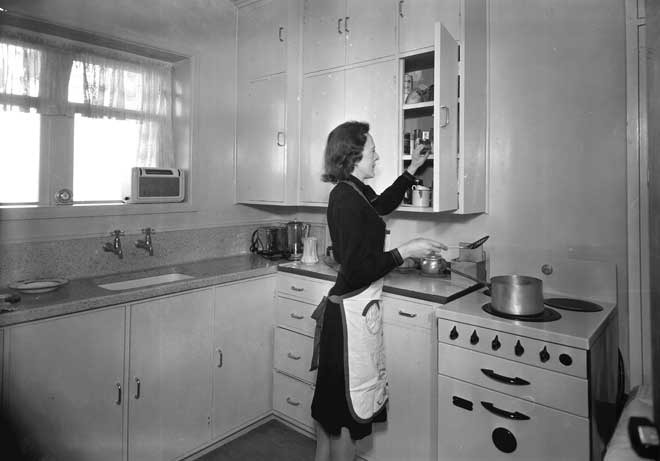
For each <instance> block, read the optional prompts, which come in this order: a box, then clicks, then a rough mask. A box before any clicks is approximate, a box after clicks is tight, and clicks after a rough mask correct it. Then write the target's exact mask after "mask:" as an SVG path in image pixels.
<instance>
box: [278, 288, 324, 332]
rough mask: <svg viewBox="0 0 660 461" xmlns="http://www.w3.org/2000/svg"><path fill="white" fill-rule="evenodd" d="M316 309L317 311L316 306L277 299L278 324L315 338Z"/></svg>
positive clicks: (280, 297) (286, 299)
mask: <svg viewBox="0 0 660 461" xmlns="http://www.w3.org/2000/svg"><path fill="white" fill-rule="evenodd" d="M314 309H316V304H309V303H306V302H302V301H296V300H294V299H289V298H284V297H282V296H279V297H278V298H277V324H278V325H280V326H283V327H286V328H291V329H293V330H297V331H300V332H302V333H305V334H308V335H310V336H313V335H314V330H315V328H316V321H315V320H314V319H312V312H314Z"/></svg>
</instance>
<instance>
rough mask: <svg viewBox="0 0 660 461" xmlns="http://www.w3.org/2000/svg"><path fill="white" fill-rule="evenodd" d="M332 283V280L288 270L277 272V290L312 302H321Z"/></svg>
mask: <svg viewBox="0 0 660 461" xmlns="http://www.w3.org/2000/svg"><path fill="white" fill-rule="evenodd" d="M332 285H333V284H332V283H331V282H328V281H325V280H319V279H314V278H311V277H303V276H300V275H295V274H289V273H286V272H278V274H277V291H278V292H279V293H281V294H284V295H287V296H294V297H296V298H299V299H302V300H305V301H308V302H310V303H312V304H318V303H320V302H321V299H323V297H324V296H325V295H327V294H328V291H330V288H332Z"/></svg>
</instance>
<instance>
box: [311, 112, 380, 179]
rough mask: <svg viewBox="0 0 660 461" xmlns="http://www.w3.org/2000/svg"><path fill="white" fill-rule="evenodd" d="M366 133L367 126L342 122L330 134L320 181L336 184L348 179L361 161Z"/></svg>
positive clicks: (367, 130)
mask: <svg viewBox="0 0 660 461" xmlns="http://www.w3.org/2000/svg"><path fill="white" fill-rule="evenodd" d="M367 133H369V124H368V123H366V122H355V121H351V122H344V123H342V124H341V125H339V126H338V127H336V128H335V129H334V130H332V131H331V132H330V134H329V135H328V141H327V143H326V145H325V156H324V160H325V168H324V170H325V171H324V173H323V174H322V175H321V180H322V181H324V182H331V183H336V182H338V181H341V180H345V179H348V177H349V176H350V175H351V173H352V172H353V169H354V168H355V164H356V163H358V162H359V161H360V160H362V151H363V150H364V145H365V144H366V142H367Z"/></svg>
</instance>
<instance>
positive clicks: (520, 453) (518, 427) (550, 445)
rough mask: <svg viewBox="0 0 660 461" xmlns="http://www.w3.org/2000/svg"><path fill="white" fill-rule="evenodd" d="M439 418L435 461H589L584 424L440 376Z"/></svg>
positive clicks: (576, 417)
mask: <svg viewBox="0 0 660 461" xmlns="http://www.w3.org/2000/svg"><path fill="white" fill-rule="evenodd" d="M438 415H439V418H438V460H442V461H444V460H447V461H455V460H477V459H487V460H488V461H512V460H519V461H530V460H535V461H555V460H562V461H584V460H588V459H589V420H588V419H587V418H582V417H579V416H575V415H571V414H568V413H564V412H562V411H558V410H554V409H552V408H548V407H545V406H543V405H538V404H536V403H532V402H528V401H525V400H520V399H516V398H514V397H510V396H508V395H504V394H501V393H499V392H495V391H491V390H488V389H484V388H483V387H479V386H475V385H472V384H470V383H466V382H464V381H458V380H456V379H452V378H448V377H446V376H442V375H440V376H438ZM507 415H511V416H513V418H512V417H510V416H507ZM518 418H527V419H518ZM505 451H510V452H505Z"/></svg>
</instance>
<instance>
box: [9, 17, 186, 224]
mask: <svg viewBox="0 0 660 461" xmlns="http://www.w3.org/2000/svg"><path fill="white" fill-rule="evenodd" d="M3 25H8V26H12V27H17V28H21V29H24V30H26V31H30V32H36V33H40V34H46V35H53V36H55V37H58V38H63V39H66V40H73V41H77V42H81V43H84V44H85V45H89V46H90V47H98V48H100V49H105V50H110V51H115V52H119V53H120V54H127V55H134V56H138V57H144V58H149V59H154V60H160V61H164V62H168V63H170V64H171V65H172V88H173V94H172V98H173V99H172V111H173V113H172V123H173V136H174V143H173V146H174V157H175V160H176V165H177V168H181V169H183V170H184V171H185V174H186V181H185V187H186V193H185V198H184V201H183V202H175V203H124V202H122V201H107V202H106V201H104V202H83V203H74V204H65V205H63V204H57V203H56V202H55V199H54V194H55V192H56V190H55V186H54V181H53V178H64V177H67V178H69V182H71V184H65V183H64V182H63V181H62V180H57V190H59V189H62V188H69V189H72V187H73V184H72V183H73V167H74V165H73V145H74V121H75V115H74V116H70V115H44V114H39V115H40V118H41V123H40V126H41V128H40V130H41V133H40V143H41V146H40V168H39V203H38V204H35V203H28V204H5V205H0V222H2V221H5V220H29V219H50V218H75V217H94V216H120V215H144V214H160V213H178V212H191V211H197V210H198V207H197V206H196V205H194V203H195V200H194V193H193V191H194V181H193V179H192V178H191V176H192V174H191V171H192V164H193V155H192V152H193V136H192V133H193V128H194V120H193V118H194V111H193V101H195V100H196V96H197V91H198V89H197V84H196V83H197V82H196V78H195V76H196V75H198V67H197V66H198V64H197V62H196V59H195V57H194V56H191V55H184V54H180V53H176V52H172V51H165V50H161V49H157V48H153V47H150V46H146V45H142V44H136V43H131V42H126V41H123V40H119V39H116V38H113V37H108V36H101V35H98V34H96V33H91V32H87V31H84V30H79V29H72V28H69V27H63V26H59V25H56V24H52V23H48V22H44V21H41V20H37V19H34V18H29V17H25V16H22V15H17V14H15V13H9V12H7V11H2V10H0V27H2V26H3ZM174 88H178V90H177V91H174ZM25 97H26V96H14V95H3V96H2V97H1V99H2V100H3V101H11V99H13V98H21V99H22V100H24V98H25ZM28 97H29V98H30V99H34V101H35V102H37V101H38V98H37V97H32V96H28ZM69 104H70V105H71V106H73V107H76V106H82V105H81V104H78V103H69ZM177 107H181V108H182V109H181V113H177V111H178V109H176V108H177ZM75 113H80V112H79V111H78V110H75ZM53 123H60V124H64V125H65V126H64V127H62V126H60V127H59V128H58V130H57V131H58V136H57V140H56V141H55V142H53V136H52V135H51V133H52V131H53V130H54V127H53ZM64 133H68V135H64ZM62 146H66V147H65V148H64V149H63V151H64V152H65V153H66V155H64V154H62V153H60V154H58V156H57V160H58V161H57V162H55V161H51V160H54V156H52V155H51V154H50V153H51V152H52V151H53V150H54V149H58V148H59V149H61V148H62ZM67 157H68V158H67ZM62 160H66V161H62ZM62 175H64V176H62ZM74 194H75V191H74Z"/></svg>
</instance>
